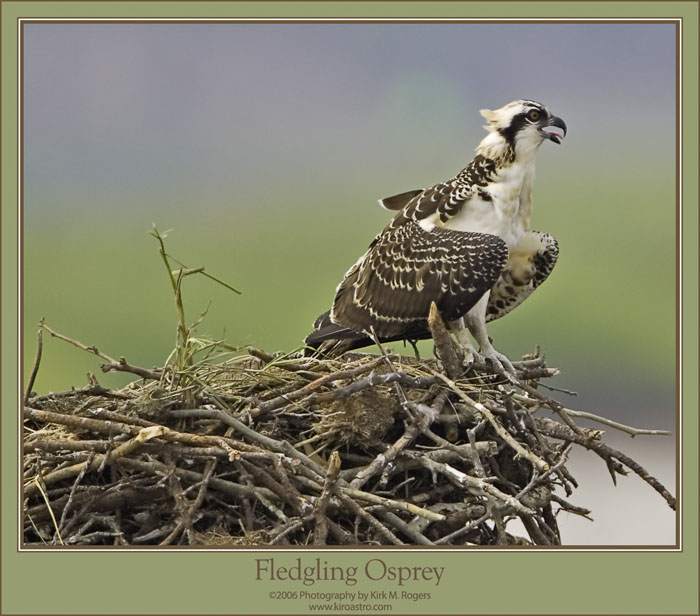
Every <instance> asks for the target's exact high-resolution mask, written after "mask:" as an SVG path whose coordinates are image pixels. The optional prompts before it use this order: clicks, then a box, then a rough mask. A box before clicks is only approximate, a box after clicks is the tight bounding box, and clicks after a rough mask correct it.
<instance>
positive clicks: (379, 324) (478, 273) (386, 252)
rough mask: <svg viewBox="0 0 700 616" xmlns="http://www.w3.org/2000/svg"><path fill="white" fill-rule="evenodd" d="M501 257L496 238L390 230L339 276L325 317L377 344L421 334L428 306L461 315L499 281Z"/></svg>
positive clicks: (409, 227)
mask: <svg viewBox="0 0 700 616" xmlns="http://www.w3.org/2000/svg"><path fill="white" fill-rule="evenodd" d="M507 258H508V248H507V247H506V244H505V242H504V241H503V240H502V239H500V238H499V237H496V236H494V235H487V234H483V233H469V232H461V231H452V230H448V229H442V228H437V227H436V228H434V229H432V230H431V231H426V230H424V229H423V228H422V227H421V226H420V225H419V224H417V223H415V222H413V221H406V222H405V223H404V224H402V225H400V226H398V227H393V226H392V225H389V226H388V227H387V228H386V229H385V230H384V231H383V232H382V233H380V234H379V235H378V236H377V237H376V238H375V240H374V242H372V244H371V245H370V247H369V250H368V251H367V252H366V253H365V254H364V256H363V257H362V258H361V259H360V260H359V261H358V262H357V263H356V264H355V265H354V266H353V267H352V268H351V269H350V271H348V273H347V274H346V275H345V278H344V280H343V281H342V282H341V284H340V286H339V287H338V291H337V293H336V297H335V301H334V303H333V308H332V310H331V315H330V317H331V320H332V322H333V323H335V324H336V325H339V326H341V327H344V328H349V329H350V330H354V331H356V332H366V333H370V332H371V331H372V330H373V331H374V332H375V334H376V335H377V336H378V337H379V338H380V339H397V338H407V339H411V338H422V337H425V334H426V332H427V318H428V313H429V311H430V305H431V302H433V301H434V302H435V303H436V304H437V307H438V309H439V310H440V313H441V314H442V316H443V318H445V319H447V320H454V319H458V318H460V317H461V316H463V315H464V314H465V313H466V312H467V311H468V310H469V309H470V308H471V307H472V306H474V304H476V302H477V301H478V300H479V298H480V297H481V296H482V295H483V294H484V293H485V292H486V291H488V290H489V289H490V288H491V287H492V286H493V284H494V283H495V282H496V280H498V277H499V275H500V274H501V271H502V269H503V267H504V265H505V263H506V260H507Z"/></svg>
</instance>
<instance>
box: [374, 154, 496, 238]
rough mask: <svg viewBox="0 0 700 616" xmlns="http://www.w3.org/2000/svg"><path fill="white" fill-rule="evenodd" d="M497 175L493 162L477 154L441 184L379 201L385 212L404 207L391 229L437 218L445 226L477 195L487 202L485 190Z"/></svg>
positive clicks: (488, 198) (488, 196)
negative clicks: (435, 216) (425, 219)
mask: <svg viewBox="0 0 700 616" xmlns="http://www.w3.org/2000/svg"><path fill="white" fill-rule="evenodd" d="M495 174H496V163H495V161H493V160H491V159H490V158H487V157H485V156H482V155H481V154H477V155H476V156H475V157H474V158H473V159H472V161H471V162H470V163H469V164H468V165H467V166H466V167H465V168H464V169H463V170H462V171H460V173H459V174H457V175H456V176H455V177H453V178H452V179H450V180H447V181H446V182H440V183H439V184H435V185H434V186H431V187H430V188H426V189H424V190H421V191H408V192H405V193H401V194H399V195H395V196H393V197H388V198H387V199H382V201H381V202H380V203H382V205H384V207H386V208H387V209H399V207H400V205H399V204H400V203H402V202H403V203H405V205H404V206H403V209H402V210H401V211H400V212H399V213H398V214H397V215H396V216H395V217H394V219H393V220H392V221H391V223H390V226H391V227H394V228H396V227H399V226H401V225H403V224H405V223H406V222H408V221H409V220H412V221H416V222H417V221H419V220H423V219H424V218H427V217H428V216H432V215H433V214H435V213H438V214H439V215H440V220H441V221H442V222H443V223H444V222H447V221H448V220H449V219H450V218H452V216H455V215H456V214H457V213H458V212H459V210H460V208H461V207H462V205H463V204H464V203H465V202H466V201H468V200H469V199H471V198H472V197H473V196H475V195H478V196H479V197H480V198H482V199H484V200H485V201H490V200H491V196H490V195H489V194H488V191H487V190H486V187H487V186H488V185H489V183H490V182H491V181H492V180H493V178H494V176H495Z"/></svg>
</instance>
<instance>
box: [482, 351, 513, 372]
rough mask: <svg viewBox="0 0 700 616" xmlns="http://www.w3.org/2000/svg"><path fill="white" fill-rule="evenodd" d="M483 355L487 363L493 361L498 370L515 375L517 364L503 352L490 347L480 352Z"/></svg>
mask: <svg viewBox="0 0 700 616" xmlns="http://www.w3.org/2000/svg"><path fill="white" fill-rule="evenodd" d="M480 355H481V357H482V358H483V359H484V361H485V363H489V362H491V363H492V364H493V365H494V367H495V368H496V370H499V369H500V370H499V371H500V372H504V373H506V374H511V375H515V366H513V363H512V362H511V361H510V359H508V358H507V357H506V356H505V355H503V353H499V352H498V351H497V350H496V349H494V348H493V347H491V348H489V349H483V350H482V351H481V353H480Z"/></svg>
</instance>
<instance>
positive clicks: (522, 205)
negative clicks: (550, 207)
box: [420, 162, 534, 249]
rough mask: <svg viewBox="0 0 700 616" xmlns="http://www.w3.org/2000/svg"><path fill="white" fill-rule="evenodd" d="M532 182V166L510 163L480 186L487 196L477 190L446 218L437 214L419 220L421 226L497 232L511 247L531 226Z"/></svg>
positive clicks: (510, 247) (428, 228) (425, 227)
mask: <svg viewBox="0 0 700 616" xmlns="http://www.w3.org/2000/svg"><path fill="white" fill-rule="evenodd" d="M533 181H534V165H527V166H524V165H520V164H518V163H517V162H516V163H513V164H512V165H509V166H508V167H506V168H505V169H503V170H501V171H500V172H499V173H498V174H497V176H496V177H495V178H494V180H493V181H492V182H491V183H489V184H488V185H487V186H486V187H485V188H484V189H483V192H485V193H487V194H488V196H489V197H490V199H487V200H485V199H483V198H482V197H481V196H479V194H478V193H476V194H474V196H472V197H471V198H470V199H468V200H467V201H465V202H464V204H463V205H462V207H461V208H460V209H459V211H458V212H457V213H456V214H455V215H454V216H452V217H451V218H449V219H448V220H446V221H444V222H443V221H442V220H440V215H439V213H436V214H433V215H432V216H429V217H427V218H425V219H424V220H422V221H420V223H421V226H422V227H423V228H424V229H426V230H430V229H432V228H433V227H436V226H437V227H443V228H445V229H453V230H455V231H472V232H476V233H489V234H491V235H497V236H498V237H500V238H501V239H503V241H505V243H506V244H507V245H508V248H509V249H512V248H514V247H515V246H516V245H517V244H518V242H519V241H520V239H521V238H522V236H523V234H524V233H525V231H527V230H528V229H529V228H530V215H531V213H532V184H533Z"/></svg>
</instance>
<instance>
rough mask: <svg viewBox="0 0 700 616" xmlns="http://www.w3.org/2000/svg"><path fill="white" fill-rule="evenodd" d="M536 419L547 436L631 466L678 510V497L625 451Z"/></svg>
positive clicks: (547, 421) (545, 420)
mask: <svg viewBox="0 0 700 616" xmlns="http://www.w3.org/2000/svg"><path fill="white" fill-rule="evenodd" d="M535 421H536V422H537V426H538V428H539V429H540V430H541V431H542V432H543V433H544V434H546V435H547V436H551V437H553V438H558V439H561V440H565V441H570V442H574V443H577V444H578V445H582V446H583V447H585V448H586V449H590V450H591V451H595V452H596V453H597V454H598V455H599V456H600V457H601V458H603V459H604V460H605V461H606V462H608V461H610V460H612V459H617V460H619V462H621V463H622V464H624V465H625V466H627V467H628V468H630V469H631V470H632V471H634V472H635V473H636V474H637V475H639V477H641V478H642V479H643V480H644V481H645V482H646V483H648V484H649V485H650V486H651V487H652V488H654V490H656V491H657V492H658V493H659V494H660V495H661V496H662V497H663V498H664V500H665V501H666V502H667V503H668V506H669V507H670V508H671V509H673V510H674V511H675V510H676V499H675V498H674V497H673V496H672V495H671V493H670V492H669V491H668V490H667V489H666V488H665V487H664V485H663V484H662V483H661V482H660V481H659V480H658V479H656V478H655V477H652V476H651V475H650V474H649V473H648V472H647V470H646V469H645V468H644V467H642V466H641V465H640V464H638V463H637V462H635V461H634V460H633V459H632V458H630V457H629V456H626V455H625V454H624V453H622V452H620V451H617V450H616V449H613V448H612V447H609V446H608V445H606V444H605V443H603V442H601V441H599V440H595V439H591V438H586V437H585V436H581V435H579V434H576V433H575V432H574V431H573V430H570V429H569V428H567V427H566V426H563V425H561V424H559V423H557V422H556V421H552V420H551V419H546V418H544V417H537V418H536V419H535Z"/></svg>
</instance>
